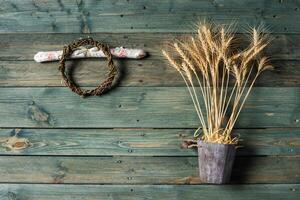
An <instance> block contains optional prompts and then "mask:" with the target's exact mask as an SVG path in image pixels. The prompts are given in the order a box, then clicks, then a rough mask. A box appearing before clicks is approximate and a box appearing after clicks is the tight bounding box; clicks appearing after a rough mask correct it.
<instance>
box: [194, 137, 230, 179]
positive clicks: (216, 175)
mask: <svg viewBox="0 0 300 200" xmlns="http://www.w3.org/2000/svg"><path fill="white" fill-rule="evenodd" d="M197 145H198V161H199V176H200V179H201V181H203V182H205V183H212V184H224V183H228V182H229V181H230V177H231V171H232V165H233V162H234V158H235V152H236V148H235V145H234V144H216V143H207V142H203V141H202V140H198V141H197Z"/></svg>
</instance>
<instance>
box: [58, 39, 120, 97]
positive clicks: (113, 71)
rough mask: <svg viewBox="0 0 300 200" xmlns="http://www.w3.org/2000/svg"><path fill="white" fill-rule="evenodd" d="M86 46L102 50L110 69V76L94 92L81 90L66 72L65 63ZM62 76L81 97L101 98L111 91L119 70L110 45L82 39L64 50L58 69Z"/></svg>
mask: <svg viewBox="0 0 300 200" xmlns="http://www.w3.org/2000/svg"><path fill="white" fill-rule="evenodd" d="M85 45H91V46H95V47H97V48H98V49H99V50H102V51H103V53H104V55H105V56H106V58H107V67H108V70H109V72H108V75H107V77H106V79H105V80H104V81H103V82H102V83H100V84H99V85H98V86H97V87H96V88H94V89H92V90H85V89H82V88H80V87H79V86H78V85H76V84H75V83H74V82H73V81H72V79H70V78H69V77H68V75H67V74H66V72H65V68H66V67H65V62H66V59H67V58H68V57H69V56H71V55H72V53H73V52H74V51H75V50H77V49H78V48H79V47H81V46H85ZM58 69H59V70H60V72H61V74H62V78H63V80H64V82H65V84H66V86H68V87H69V88H70V89H71V90H72V91H73V92H75V93H77V94H78V95H80V96H83V97H86V96H100V95H101V94H103V93H104V92H105V91H107V90H109V89H110V88H111V86H112V84H113V81H114V78H115V76H116V74H117V69H116V67H115V65H114V63H113V60H112V55H111V53H110V49H109V47H108V45H106V44H103V43H101V42H98V41H95V40H93V38H85V39H80V40H77V41H74V42H73V43H71V44H69V45H67V46H65V47H64V49H63V54H62V56H61V59H60V61H59V68H58Z"/></svg>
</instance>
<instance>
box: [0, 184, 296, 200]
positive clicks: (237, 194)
mask: <svg viewBox="0 0 300 200" xmlns="http://www.w3.org/2000/svg"><path fill="white" fill-rule="evenodd" d="M216 191H217V192H216ZM299 191H300V186H299V185H298V184H257V185H255V184H251V185H222V186H215V185H184V186H178V185H56V184H51V185H44V184H0V197H1V199H2V200H11V199H18V200H28V199H30V200H41V199H43V200H57V199H60V200H74V199H76V200H77V199H80V200H107V199H111V200H140V199H164V200H182V199H191V200H207V199H214V200H240V199H241V196H243V198H244V199H247V200H257V199H266V200H269V199H270V200H281V199H285V200H295V199H297V197H299V195H300V193H299Z"/></svg>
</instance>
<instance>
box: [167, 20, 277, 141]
mask: <svg viewBox="0 0 300 200" xmlns="http://www.w3.org/2000/svg"><path fill="white" fill-rule="evenodd" d="M249 35H250V37H249V38H250V40H251V42H250V44H249V45H248V47H247V48H245V49H243V50H239V49H236V48H234V47H235V46H236V45H237V40H236V37H235V36H234V35H233V34H232V33H231V26H229V27H227V28H226V27H224V26H221V25H212V24H208V23H200V24H199V25H198V26H197V34H196V36H191V37H190V38H189V39H187V40H179V41H176V42H174V43H172V44H171V51H172V54H173V53H175V54H177V56H178V57H179V59H175V57H174V56H171V53H170V52H168V51H166V50H163V55H164V56H165V57H166V58H167V60H168V61H169V63H170V64H171V66H173V67H174V68H175V69H176V70H177V71H178V72H179V73H180V75H181V76H182V78H183V80H184V82H185V84H186V86H187V88H188V91H189V94H190V96H191V98H192V102H193V105H194V107H195V110H196V113H197V115H198V118H199V122H200V125H201V126H200V127H199V128H198V129H197V131H196V132H195V136H196V137H197V136H198V135H199V134H198V131H199V130H200V128H202V136H201V139H202V140H204V141H206V142H211V143H221V144H237V142H238V140H239V138H237V137H234V136H232V129H233V127H234V124H235V123H236V121H237V119H238V116H239V114H240V112H241V110H242V108H243V106H244V104H245V102H246V99H247V98H248V96H249V94H250V92H251V90H252V88H253V85H254V83H255V81H256V80H257V78H258V76H259V75H260V74H261V73H262V72H263V71H265V70H267V69H269V68H271V67H272V66H271V65H269V64H268V58H267V57H261V56H260V54H261V52H262V51H263V50H264V49H265V47H266V46H267V45H268V42H269V40H268V35H267V34H264V33H263V31H262V28H261V27H259V28H252V29H251V31H250V34H249ZM230 82H232V83H233V87H230ZM195 83H196V84H198V87H199V88H200V90H197V89H196V88H197V86H195ZM201 101H202V102H203V103H204V106H203V105H202V104H201ZM229 108H231V111H230V112H229Z"/></svg>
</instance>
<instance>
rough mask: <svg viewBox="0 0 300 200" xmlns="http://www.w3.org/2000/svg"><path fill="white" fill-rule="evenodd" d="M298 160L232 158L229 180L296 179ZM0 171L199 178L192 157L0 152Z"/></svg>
mask: <svg viewBox="0 0 300 200" xmlns="http://www.w3.org/2000/svg"><path fill="white" fill-rule="evenodd" d="M82 151H84V149H82ZM299 164H300V159H299V157H298V156H292V157H288V156H285V157H279V156H276V157H237V158H236V161H235V164H234V167H233V172H232V175H233V177H232V183H299V182H300V174H299V173H300V172H299ZM0 174H1V181H0V182H2V183H16V182H18V183H95V184H199V183H200V180H199V178H198V160H197V158H196V157H117V156H116V157H95V156H92V157H62V156H59V157H44V156H0Z"/></svg>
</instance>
